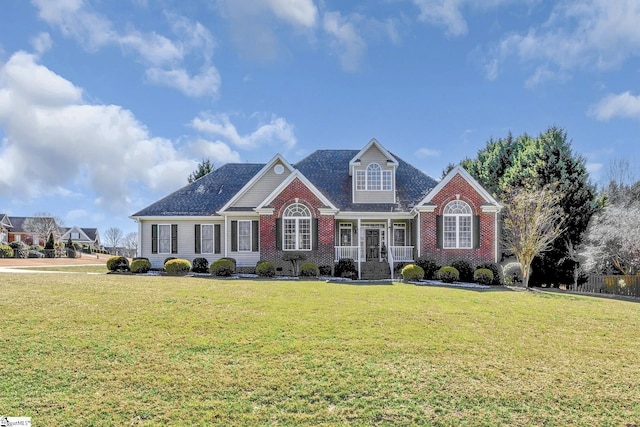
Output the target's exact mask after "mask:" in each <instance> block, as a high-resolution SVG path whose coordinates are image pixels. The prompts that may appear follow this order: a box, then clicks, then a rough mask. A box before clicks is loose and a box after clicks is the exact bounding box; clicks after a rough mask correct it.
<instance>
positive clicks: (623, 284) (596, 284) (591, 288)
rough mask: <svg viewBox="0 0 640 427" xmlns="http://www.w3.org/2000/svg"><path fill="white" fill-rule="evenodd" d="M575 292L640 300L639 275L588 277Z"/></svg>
mask: <svg viewBox="0 0 640 427" xmlns="http://www.w3.org/2000/svg"><path fill="white" fill-rule="evenodd" d="M572 290H573V291H576V292H584V293H589V294H610V295H623V296H627V297H633V298H640V275H636V276H622V275H597V274H592V275H590V276H589V278H588V280H587V283H585V284H582V285H578V288H577V289H572Z"/></svg>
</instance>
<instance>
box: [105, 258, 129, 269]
mask: <svg viewBox="0 0 640 427" xmlns="http://www.w3.org/2000/svg"><path fill="white" fill-rule="evenodd" d="M107 270H109V271H129V260H128V259H127V258H125V257H123V256H112V257H111V258H109V259H108V260H107Z"/></svg>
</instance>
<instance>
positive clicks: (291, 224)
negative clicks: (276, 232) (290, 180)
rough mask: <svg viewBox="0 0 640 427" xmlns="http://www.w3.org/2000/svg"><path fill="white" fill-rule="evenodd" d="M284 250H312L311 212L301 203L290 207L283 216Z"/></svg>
mask: <svg viewBox="0 0 640 427" xmlns="http://www.w3.org/2000/svg"><path fill="white" fill-rule="evenodd" d="M282 225H283V233H282V239H283V242H282V243H283V244H282V248H283V249H284V250H285V251H309V250H311V211H310V210H309V208H308V207H306V206H305V205H303V204H301V203H294V204H292V205H290V206H288V207H287V208H286V209H285V210H284V213H283V215H282Z"/></svg>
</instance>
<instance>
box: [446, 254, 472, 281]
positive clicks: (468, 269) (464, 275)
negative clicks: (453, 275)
mask: <svg viewBox="0 0 640 427" xmlns="http://www.w3.org/2000/svg"><path fill="white" fill-rule="evenodd" d="M451 267H453V268H455V269H456V270H458V274H459V275H460V276H459V277H460V281H462V282H468V283H470V282H473V272H474V270H475V269H474V268H473V266H472V265H471V263H470V262H469V261H467V260H464V259H459V260H456V261H453V262H452V263H451Z"/></svg>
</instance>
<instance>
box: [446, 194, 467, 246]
mask: <svg viewBox="0 0 640 427" xmlns="http://www.w3.org/2000/svg"><path fill="white" fill-rule="evenodd" d="M454 204H455V205H458V206H456V207H455V208H454V207H453V206H452V205H454ZM460 210H463V212H460ZM448 219H449V220H451V219H453V223H452V224H447V222H448V221H447V220H448ZM461 220H466V221H468V227H469V229H468V231H467V230H466V231H464V232H462V231H461V230H460V227H461V225H463V224H461ZM473 222H474V221H473V210H472V209H471V206H470V205H469V204H468V203H467V202H464V201H462V200H459V199H456V200H452V201H450V202H449V203H447V205H446V206H445V207H444V209H443V211H442V248H443V249H473V236H474V234H473ZM451 225H452V226H453V230H452V231H448V230H447V226H451ZM465 225H466V224H465ZM448 233H453V234H454V236H455V244H454V246H451V245H450V242H451V240H452V239H450V238H447V234H448ZM462 233H464V234H465V235H468V242H469V243H468V246H462V245H461V240H462V239H461V237H462ZM465 240H466V239H465Z"/></svg>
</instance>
